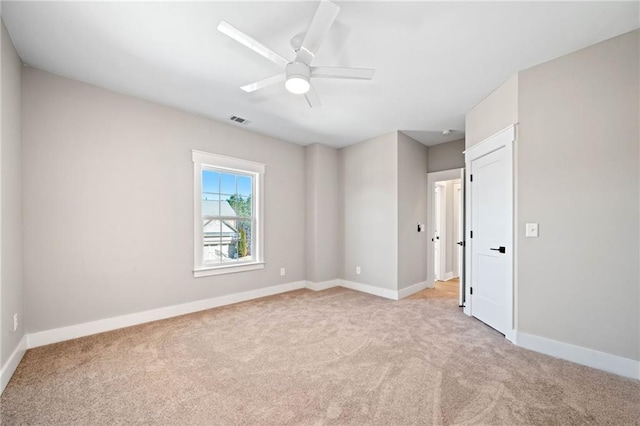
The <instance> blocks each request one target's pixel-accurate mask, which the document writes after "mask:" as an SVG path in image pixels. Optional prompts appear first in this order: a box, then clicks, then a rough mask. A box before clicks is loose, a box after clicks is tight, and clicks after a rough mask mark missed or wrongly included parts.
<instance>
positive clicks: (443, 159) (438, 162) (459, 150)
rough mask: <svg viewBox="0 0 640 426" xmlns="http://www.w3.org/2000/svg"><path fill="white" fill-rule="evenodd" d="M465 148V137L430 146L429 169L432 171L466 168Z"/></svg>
mask: <svg viewBox="0 0 640 426" xmlns="http://www.w3.org/2000/svg"><path fill="white" fill-rule="evenodd" d="M464 149H465V145H464V139H458V140H457V141H451V142H446V143H441V144H439V145H433V146H430V147H428V158H427V171H428V172H429V173H431V172H440V171H442V170H451V169H462V168H464V154H463V152H464Z"/></svg>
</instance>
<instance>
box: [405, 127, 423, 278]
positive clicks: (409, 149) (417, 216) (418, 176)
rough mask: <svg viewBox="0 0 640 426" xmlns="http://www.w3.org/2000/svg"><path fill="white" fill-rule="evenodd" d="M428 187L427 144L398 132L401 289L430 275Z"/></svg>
mask: <svg viewBox="0 0 640 426" xmlns="http://www.w3.org/2000/svg"><path fill="white" fill-rule="evenodd" d="M427 191H428V188H427V147H426V146H424V145H423V144H421V143H420V142H417V141H415V140H413V139H411V138H410V137H408V136H407V135H405V134H404V133H401V132H398V289H403V288H405V287H408V286H410V285H412V284H417V283H421V282H423V281H425V280H426V279H427V241H428V240H427V229H426V224H427ZM418 222H420V223H422V224H423V225H424V228H423V232H418V231H417V225H418Z"/></svg>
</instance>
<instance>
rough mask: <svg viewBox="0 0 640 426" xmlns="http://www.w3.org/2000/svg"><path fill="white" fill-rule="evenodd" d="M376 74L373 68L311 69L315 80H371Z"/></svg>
mask: <svg viewBox="0 0 640 426" xmlns="http://www.w3.org/2000/svg"><path fill="white" fill-rule="evenodd" d="M375 73H376V70H374V69H371V68H345V67H311V77H315V78H349V79H354V80H371V79H372V78H373V75H374V74H375Z"/></svg>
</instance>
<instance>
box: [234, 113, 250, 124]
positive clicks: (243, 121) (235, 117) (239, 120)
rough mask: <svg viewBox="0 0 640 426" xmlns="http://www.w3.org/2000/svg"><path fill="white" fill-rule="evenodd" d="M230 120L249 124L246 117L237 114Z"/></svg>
mask: <svg viewBox="0 0 640 426" xmlns="http://www.w3.org/2000/svg"><path fill="white" fill-rule="evenodd" d="M229 120H231V121H235V122H236V123H240V124H245V125H246V124H249V122H248V121H247V119H246V118H242V117H238V116H237V115H232V116H231V118H229Z"/></svg>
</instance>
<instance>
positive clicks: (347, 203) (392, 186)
mask: <svg viewBox="0 0 640 426" xmlns="http://www.w3.org/2000/svg"><path fill="white" fill-rule="evenodd" d="M397 134H398V132H392V133H388V134H385V135H381V136H378V137H375V138H373V139H369V140H367V141H364V142H360V143H358V144H355V145H351V146H348V147H346V148H342V149H340V150H339V157H340V174H341V176H342V185H341V188H342V191H341V197H342V210H343V221H344V222H343V226H344V256H343V271H342V278H344V279H346V280H349V281H354V282H358V283H361V284H368V285H372V286H376V287H380V288H385V289H390V290H396V289H397V281H398V226H397V223H398V144H397V141H398V139H397ZM356 266H360V268H361V271H362V273H361V275H356V272H355V270H356Z"/></svg>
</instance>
